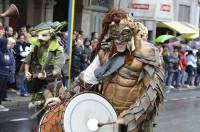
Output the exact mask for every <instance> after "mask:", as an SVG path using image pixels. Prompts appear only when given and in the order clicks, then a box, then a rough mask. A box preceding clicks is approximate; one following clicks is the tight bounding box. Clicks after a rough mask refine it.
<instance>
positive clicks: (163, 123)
mask: <svg viewBox="0 0 200 132" xmlns="http://www.w3.org/2000/svg"><path fill="white" fill-rule="evenodd" d="M199 113H200V91H199V90H194V91H182V92H175V93H171V94H169V95H167V98H166V101H165V103H164V105H162V106H161V108H160V112H159V114H158V116H157V117H156V123H157V126H156V127H155V128H154V130H155V132H200V125H199V124H200V114H199Z"/></svg>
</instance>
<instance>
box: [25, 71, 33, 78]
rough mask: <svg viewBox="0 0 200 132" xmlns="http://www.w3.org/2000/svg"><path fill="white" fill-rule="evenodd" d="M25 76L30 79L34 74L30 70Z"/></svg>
mask: <svg viewBox="0 0 200 132" xmlns="http://www.w3.org/2000/svg"><path fill="white" fill-rule="evenodd" d="M25 76H26V79H27V80H30V79H31V77H32V74H31V73H30V72H25Z"/></svg>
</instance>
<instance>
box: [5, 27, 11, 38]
mask: <svg viewBox="0 0 200 132" xmlns="http://www.w3.org/2000/svg"><path fill="white" fill-rule="evenodd" d="M12 36H13V28H12V27H6V28H5V37H6V38H8V37H12Z"/></svg>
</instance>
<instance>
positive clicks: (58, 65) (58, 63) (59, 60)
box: [53, 51, 65, 76]
mask: <svg viewBox="0 0 200 132" xmlns="http://www.w3.org/2000/svg"><path fill="white" fill-rule="evenodd" d="M64 64H65V54H64V52H62V51H57V52H56V55H55V64H54V70H53V75H54V76H57V75H61V69H62V67H63V66H64Z"/></svg>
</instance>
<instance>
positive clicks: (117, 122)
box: [97, 118, 125, 127]
mask: <svg viewBox="0 0 200 132" xmlns="http://www.w3.org/2000/svg"><path fill="white" fill-rule="evenodd" d="M112 124H125V121H124V120H123V119H122V118H118V119H117V120H116V121H113V122H106V123H102V122H99V123H98V124H97V125H98V127H102V126H105V125H112Z"/></svg>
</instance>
